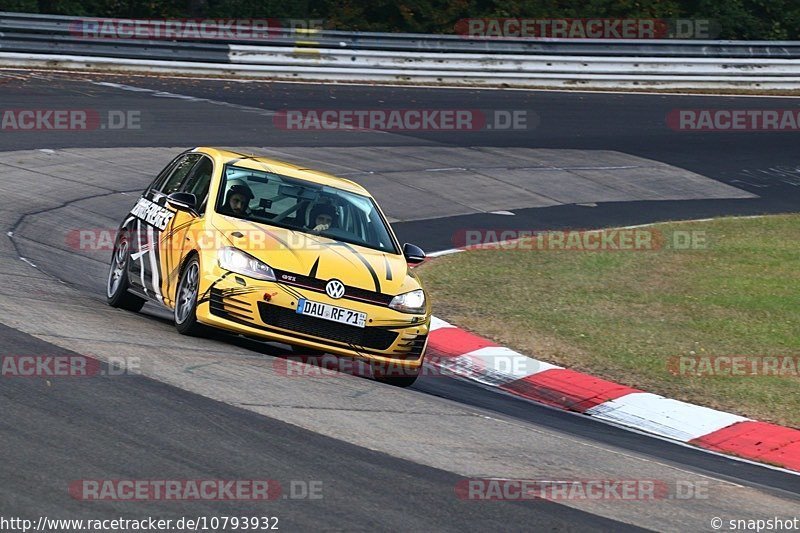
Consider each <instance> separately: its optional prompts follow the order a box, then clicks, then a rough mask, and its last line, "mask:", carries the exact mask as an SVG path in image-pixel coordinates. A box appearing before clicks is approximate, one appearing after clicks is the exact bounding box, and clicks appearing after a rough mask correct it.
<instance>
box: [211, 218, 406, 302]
mask: <svg viewBox="0 0 800 533" xmlns="http://www.w3.org/2000/svg"><path fill="white" fill-rule="evenodd" d="M212 225H213V226H214V227H215V228H216V229H217V231H219V232H220V233H221V234H222V235H223V237H224V239H225V240H226V241H227V242H229V243H230V245H231V246H234V247H236V248H238V249H240V250H242V251H245V252H247V253H249V254H250V255H252V256H253V257H255V258H256V259H258V260H260V261H263V262H264V263H266V264H267V265H269V266H270V267H272V268H273V269H274V270H275V271H276V274H277V275H278V277H279V280H280V276H281V274H287V275H291V274H298V275H301V276H309V277H312V278H316V279H320V280H329V279H332V278H336V279H338V280H340V281H341V282H343V283H344V284H345V285H347V286H351V287H358V288H360V289H365V290H369V291H375V292H379V293H382V294H389V295H397V294H402V293H404V292H408V291H412V290H415V289H419V288H421V286H420V283H419V281H418V279H417V277H416V275H415V274H414V273H412V272H411V270H410V269H409V268H408V264H407V263H406V260H405V258H404V257H403V256H402V255H397V254H391V253H385V252H381V251H379V250H373V249H371V248H365V247H363V246H359V245H357V244H349V243H345V242H341V241H336V240H333V239H329V238H326V237H321V236H316V235H311V234H308V233H303V232H300V231H293V230H290V229H285V228H279V227H276V226H268V225H265V224H258V223H255V222H249V221H247V220H241V219H237V218H233V217H228V216H225V215H219V214H217V215H216V216H214V217H213V219H212Z"/></svg>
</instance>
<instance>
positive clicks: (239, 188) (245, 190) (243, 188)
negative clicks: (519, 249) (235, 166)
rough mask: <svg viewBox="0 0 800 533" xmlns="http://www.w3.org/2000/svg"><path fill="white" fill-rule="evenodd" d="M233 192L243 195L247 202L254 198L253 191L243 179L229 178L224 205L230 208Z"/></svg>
mask: <svg viewBox="0 0 800 533" xmlns="http://www.w3.org/2000/svg"><path fill="white" fill-rule="evenodd" d="M235 194H241V195H243V196H244V197H245V198H247V201H248V202H249V201H250V200H252V199H253V198H255V195H254V194H253V191H252V190H251V189H250V187H248V185H247V184H246V183H245V182H244V181H242V180H231V182H230V183H229V184H228V192H227V193H226V194H225V207H226V208H228V209H230V206H231V198H232V197H233V195H235Z"/></svg>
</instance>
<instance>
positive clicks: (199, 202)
mask: <svg viewBox="0 0 800 533" xmlns="http://www.w3.org/2000/svg"><path fill="white" fill-rule="evenodd" d="M424 259H425V254H424V252H423V251H422V250H421V249H420V248H418V247H417V246H414V245H412V244H405V245H404V246H403V247H402V248H401V247H400V245H399V243H398V241H397V237H396V236H395V235H394V233H393V232H392V229H391V227H390V226H389V224H388V223H387V222H386V218H385V216H384V214H383V212H382V211H381V210H380V208H379V207H378V205H377V203H376V202H375V200H374V199H373V198H372V196H370V194H369V193H368V192H367V191H366V190H365V189H364V188H363V187H361V186H359V185H358V184H356V183H354V182H352V181H349V180H346V179H342V178H337V177H334V176H331V175H328V174H324V173H321V172H315V171H311V170H308V169H304V168H300V167H297V166H295V165H291V164H288V163H284V162H280V161H274V160H271V159H267V158H263V157H255V156H250V155H244V154H239V153H235V152H229V151H224V150H218V149H213V148H195V149H194V150H191V151H187V152H184V153H182V154H181V155H179V156H178V157H177V158H175V159H174V160H173V161H172V162H171V163H170V164H169V165H168V166H167V167H166V168H165V169H164V170H163V171H162V172H161V173H160V174H159V175H158V177H156V179H155V180H154V181H153V183H152V184H150V186H149V187H148V188H147V189H146V190H145V191H144V193H142V195H141V197H140V198H139V199H138V201H137V202H136V204H135V205H134V206H133V208H132V209H131V211H130V213H128V215H127V216H126V217H125V219H124V220H123V221H122V224H121V225H120V227H119V230H118V232H117V237H116V240H115V244H114V252H113V254H112V260H111V268H110V271H109V275H108V289H107V297H108V303H109V304H110V305H112V306H114V307H119V308H124V309H129V310H133V311H138V310H140V309H141V308H142V306H143V305H144V303H145V302H146V301H153V302H156V303H158V304H161V305H164V306H166V307H167V308H168V309H171V310H172V311H173V314H174V320H175V325H176V327H177V329H178V331H179V332H180V333H183V334H187V335H196V334H199V333H201V331H202V330H203V328H205V327H208V326H213V327H216V328H222V329H224V330H228V331H231V332H235V333H239V334H243V335H247V336H252V337H258V338H261V339H264V340H270V341H278V342H283V343H287V344H291V345H294V346H297V347H299V350H301V351H302V350H308V351H313V352H325V353H331V354H336V355H343V356H349V357H356V358H360V359H364V360H367V361H369V362H370V364H372V365H374V366H381V367H387V366H390V367H392V368H394V369H395V370H396V369H400V370H402V372H396V371H394V372H386V373H383V374H382V375H381V376H380V379H383V380H385V381H387V382H391V383H393V384H396V385H400V386H408V385H410V384H412V383H413V382H414V380H415V379H416V376H417V375H418V374H419V371H420V369H421V366H422V361H423V357H424V353H425V348H426V345H427V338H428V330H429V327H430V320H431V306H430V302H429V301H428V298H427V297H426V294H425V291H424V289H423V287H422V285H421V283H420V281H419V279H418V278H417V276H416V275H415V273H414V272H413V271H412V270H411V269H410V268H409V265H410V264H415V263H419V262H421V261H423V260H424Z"/></svg>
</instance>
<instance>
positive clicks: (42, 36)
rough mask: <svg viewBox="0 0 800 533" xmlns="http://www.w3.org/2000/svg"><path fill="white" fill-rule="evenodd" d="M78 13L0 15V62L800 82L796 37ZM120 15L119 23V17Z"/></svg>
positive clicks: (293, 72)
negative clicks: (370, 27) (165, 28)
mask: <svg viewBox="0 0 800 533" xmlns="http://www.w3.org/2000/svg"><path fill="white" fill-rule="evenodd" d="M87 20H96V19H91V18H81V17H65V16H55V15H36V14H25V13H4V12H0V64H5V65H9V64H16V65H20V66H42V65H46V66H55V67H65V68H92V69H104V70H135V71H151V72H165V71H171V72H175V71H179V72H185V73H202V74H211V73H214V72H217V73H220V72H221V73H224V74H235V75H242V76H259V77H270V78H282V79H286V78H290V79H332V80H338V81H395V82H397V81H401V82H425V83H437V82H443V83H470V84H509V85H515V86H521V85H528V86H593V87H597V86H600V87H629V86H640V87H641V86H659V87H676V88H686V87H709V88H713V87H755V88H780V89H785V88H798V87H800V42H795V41H787V42H762V41H694V40H692V41H687V40H621V39H614V40H589V39H537V40H525V39H476V38H465V37H461V36H458V35H422V34H394V33H361V32H342V31H330V30H321V31H304V32H292V31H288V30H278V31H275V32H271V33H270V34H269V38H268V39H264V40H259V41H258V42H254V41H248V40H225V41H220V40H215V39H201V38H195V39H182V40H179V41H178V40H174V41H167V40H143V39H119V38H113V39H112V38H87V37H85V36H82V35H80V32H79V31H77V28H80V26H79V25H80V24H81V23H82V22H83V21H87ZM118 20H121V19H118Z"/></svg>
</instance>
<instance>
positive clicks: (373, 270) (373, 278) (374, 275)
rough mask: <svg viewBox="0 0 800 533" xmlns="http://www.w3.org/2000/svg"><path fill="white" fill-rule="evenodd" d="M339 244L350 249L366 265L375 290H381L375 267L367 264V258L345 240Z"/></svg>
mask: <svg viewBox="0 0 800 533" xmlns="http://www.w3.org/2000/svg"><path fill="white" fill-rule="evenodd" d="M341 245H342V246H344V247H345V248H347V249H348V250H350V251H351V252H352V253H353V255H355V256H356V257H358V259H359V260H360V261H361V263H362V264H363V265H364V266H365V267H367V270H369V275H370V276H372V281H373V282H374V283H375V292H381V282H380V280H379V279H378V273H377V272H375V269H374V268H372V265H370V264H369V261H367V259H366V258H365V257H364V256H363V255H361V254H360V253H358V250H356V249H355V248H353V247H352V246H350V245H349V244H347V243H346V242H343V243H341Z"/></svg>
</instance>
